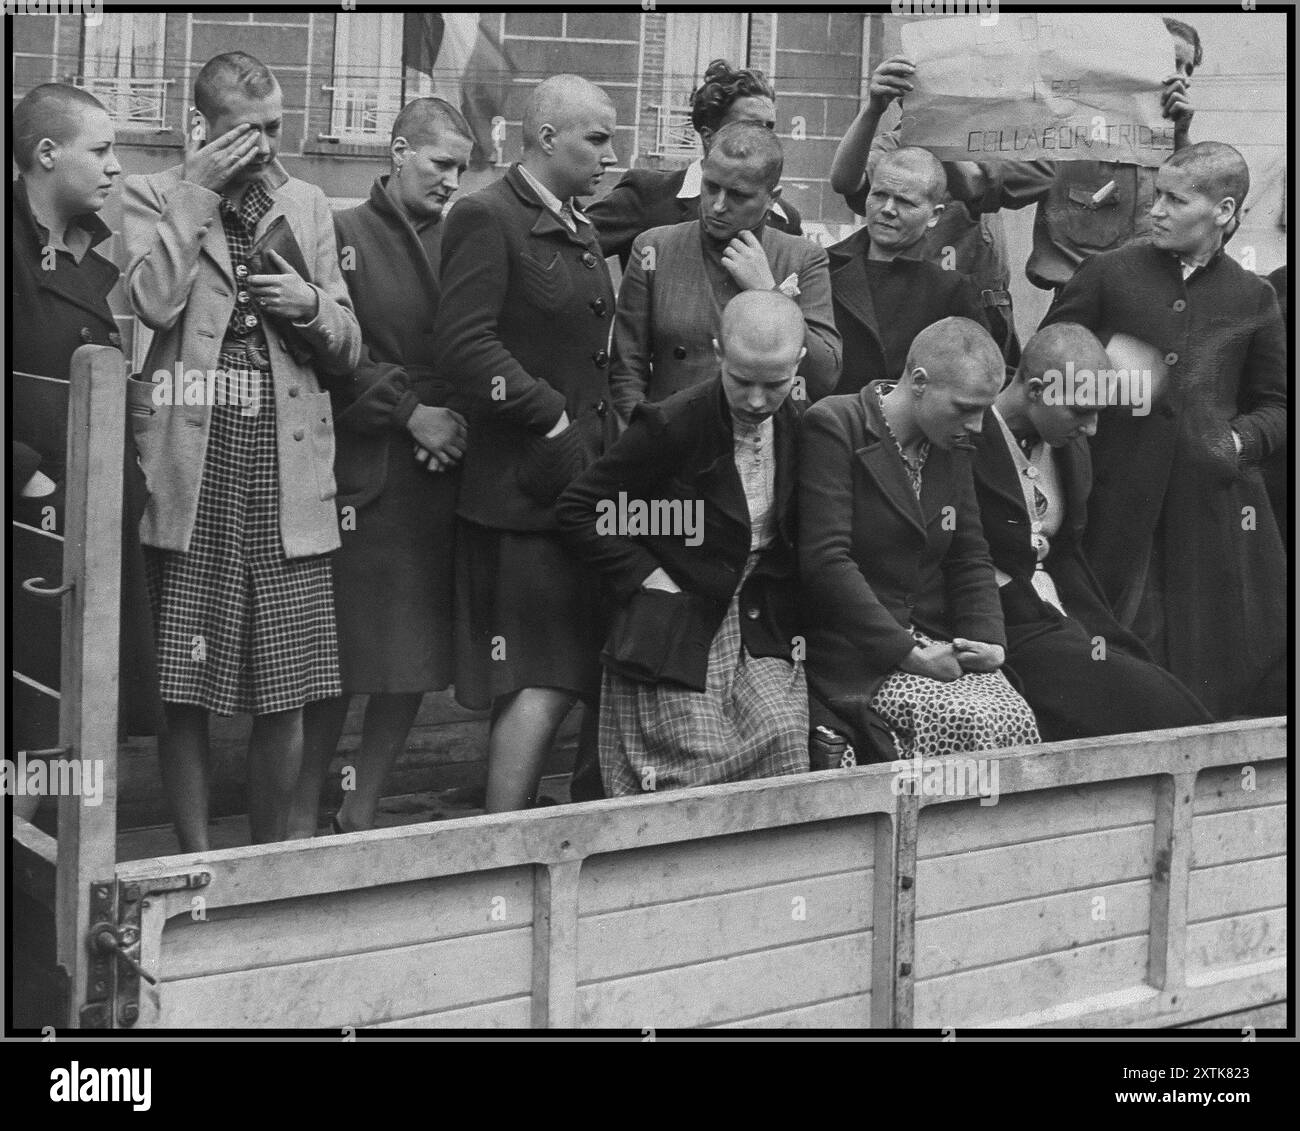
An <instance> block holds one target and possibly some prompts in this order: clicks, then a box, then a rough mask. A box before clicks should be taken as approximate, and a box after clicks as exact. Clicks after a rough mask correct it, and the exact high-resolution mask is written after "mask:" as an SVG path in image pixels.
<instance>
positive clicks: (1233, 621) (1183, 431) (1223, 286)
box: [1044, 243, 1287, 717]
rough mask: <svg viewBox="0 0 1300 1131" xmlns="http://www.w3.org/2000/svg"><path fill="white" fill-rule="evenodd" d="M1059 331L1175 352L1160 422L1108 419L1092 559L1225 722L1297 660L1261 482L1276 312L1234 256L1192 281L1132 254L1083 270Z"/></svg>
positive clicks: (1136, 250) (1130, 619)
mask: <svg viewBox="0 0 1300 1131" xmlns="http://www.w3.org/2000/svg"><path fill="white" fill-rule="evenodd" d="M1054 322H1077V323H1080V324H1082V325H1084V326H1086V327H1088V329H1090V330H1092V331H1093V333H1095V334H1096V335H1097V336H1098V337H1099V338H1100V339H1101V341H1102V343H1103V344H1105V343H1106V342H1107V341H1109V340H1110V338H1111V337H1112V336H1113V335H1115V334H1127V335H1131V336H1133V337H1135V338H1138V339H1141V340H1142V341H1145V342H1148V343H1150V344H1151V345H1153V346H1154V347H1156V349H1157V350H1158V351H1160V352H1161V353H1162V354H1163V357H1164V363H1165V366H1166V367H1167V370H1168V372H1167V375H1166V377H1165V378H1164V381H1163V386H1164V387H1163V390H1162V391H1160V392H1159V393H1158V395H1157V397H1156V401H1155V404H1154V407H1153V408H1152V410H1151V411H1150V412H1149V413H1148V414H1146V415H1138V414H1136V413H1134V412H1132V411H1130V409H1129V408H1128V407H1125V406H1119V407H1114V408H1110V409H1106V410H1103V412H1102V413H1101V415H1100V419H1099V421H1098V425H1097V434H1096V436H1095V437H1094V438H1093V441H1092V463H1093V473H1094V476H1095V480H1096V481H1095V484H1094V487H1093V491H1092V498H1091V502H1090V504H1089V509H1088V529H1087V534H1086V536H1085V539H1084V550H1085V552H1086V553H1087V555H1088V559H1089V561H1090V562H1091V564H1092V567H1093V569H1094V570H1095V571H1096V574H1097V578H1098V580H1099V581H1100V582H1101V586H1102V590H1103V592H1104V593H1105V594H1106V597H1107V598H1108V599H1109V601H1110V602H1111V605H1112V607H1113V608H1114V609H1115V612H1116V615H1117V617H1118V618H1119V620H1120V623H1121V624H1124V625H1128V626H1132V627H1134V629H1135V631H1138V633H1139V635H1141V636H1142V637H1143V639H1144V640H1145V641H1146V643H1147V645H1148V647H1150V649H1151V652H1152V654H1153V655H1154V656H1155V658H1156V661H1157V662H1158V663H1160V664H1162V665H1163V666H1165V667H1167V668H1168V669H1169V670H1170V671H1172V672H1173V673H1174V674H1175V675H1176V676H1178V677H1179V678H1180V679H1182V681H1183V682H1184V683H1186V684H1187V686H1188V687H1189V688H1190V689H1191V690H1192V691H1193V692H1194V693H1195V694H1196V695H1197V696H1198V697H1199V698H1200V699H1201V700H1202V702H1204V703H1205V705H1206V706H1207V707H1209V708H1210V710H1211V711H1212V712H1214V713H1215V714H1216V715H1218V716H1220V717H1223V716H1226V715H1230V714H1233V713H1236V712H1238V711H1240V710H1243V709H1244V708H1245V705H1246V702H1247V701H1248V699H1249V698H1250V696H1251V694H1252V692H1253V690H1254V688H1255V686H1256V685H1257V684H1258V683H1259V681H1260V680H1261V679H1263V678H1264V677H1265V676H1266V675H1267V674H1268V673H1269V672H1270V671H1271V670H1272V669H1274V668H1275V667H1276V666H1277V665H1278V664H1280V663H1281V662H1282V658H1283V656H1284V654H1285V649H1286V593H1287V584H1286V558H1285V552H1284V551H1283V548H1282V543H1281V539H1280V537H1279V535H1278V532H1277V528H1276V525H1275V524H1274V523H1273V521H1272V519H1271V512H1270V510H1269V503H1268V497H1267V495H1266V493H1265V490H1264V483H1263V479H1262V477H1261V474H1260V470H1259V463H1260V461H1261V460H1263V459H1265V458H1267V457H1268V456H1269V455H1270V454H1271V453H1272V452H1273V451H1275V450H1277V449H1278V448H1279V447H1280V446H1281V445H1283V444H1285V443H1286V436H1287V391H1286V390H1287V381H1286V343H1285V337H1284V332H1283V328H1282V321H1281V318H1280V317H1279V315H1278V308H1277V299H1276V297H1275V296H1274V294H1273V291H1272V289H1271V288H1270V287H1269V285H1268V284H1267V283H1266V282H1265V281H1264V280H1263V279H1261V278H1259V277H1258V276H1257V275H1254V274H1252V273H1251V272H1249V271H1246V270H1244V269H1243V268H1242V267H1241V266H1240V264H1238V263H1237V262H1236V261H1235V260H1234V259H1232V257H1231V256H1229V255H1227V254H1225V253H1223V252H1222V251H1220V252H1218V253H1216V255H1215V256H1214V257H1213V258H1212V259H1211V260H1210V262H1209V263H1208V264H1207V265H1206V266H1204V267H1201V268H1198V269H1197V270H1196V271H1195V272H1194V273H1193V274H1192V275H1191V276H1190V277H1189V278H1187V279H1186V280H1184V279H1183V276H1182V269H1181V265H1180V263H1179V260H1178V258H1177V257H1176V256H1175V255H1173V254H1170V253H1168V252H1164V251H1160V250H1159V249H1157V248H1155V247H1153V246H1152V245H1151V244H1149V243H1133V244H1129V245H1127V246H1126V247H1123V248H1120V249H1119V250H1117V251H1111V252H1105V253H1103V254H1101V255H1097V256H1095V257H1094V258H1092V259H1090V260H1088V261H1087V262H1086V263H1084V264H1083V266H1082V267H1080V268H1079V271H1078V273H1077V274H1076V275H1075V276H1074V278H1073V279H1072V280H1071V281H1070V282H1069V283H1067V284H1066V285H1065V287H1064V288H1063V290H1062V291H1061V293H1060V294H1059V296H1058V297H1057V300H1056V302H1055V303H1054V304H1053V305H1052V308H1051V310H1050V311H1049V312H1048V315H1047V317H1046V319H1044V324H1049V323H1054ZM1234 430H1235V431H1236V432H1237V434H1238V435H1239V436H1240V437H1241V442H1242V452H1241V456H1240V458H1237V457H1236V456H1235V454H1234V446H1233V442H1232V431H1234ZM1252 516H1253V518H1252ZM1144 605H1145V606H1146V608H1145V609H1144V608H1143V606H1144ZM1139 614H1141V619H1140V621H1139ZM1153 617H1154V621H1152V618H1153ZM1141 625H1151V626H1152V627H1150V628H1148V629H1147V630H1146V631H1144V630H1143V628H1142V627H1141Z"/></svg>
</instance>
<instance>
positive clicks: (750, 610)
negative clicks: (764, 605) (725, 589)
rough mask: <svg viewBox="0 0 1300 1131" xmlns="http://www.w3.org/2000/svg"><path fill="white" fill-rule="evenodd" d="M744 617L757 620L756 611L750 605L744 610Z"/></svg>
mask: <svg viewBox="0 0 1300 1131" xmlns="http://www.w3.org/2000/svg"><path fill="white" fill-rule="evenodd" d="M745 616H747V617H749V619H750V620H758V609H757V608H756V607H754V606H752V605H751V606H750V607H749V608H748V609H746V610H745Z"/></svg>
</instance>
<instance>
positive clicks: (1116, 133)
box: [901, 12, 1174, 165]
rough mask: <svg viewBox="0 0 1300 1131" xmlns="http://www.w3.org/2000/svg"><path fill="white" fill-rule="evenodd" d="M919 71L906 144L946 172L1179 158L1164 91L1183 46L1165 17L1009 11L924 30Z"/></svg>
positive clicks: (909, 51) (914, 27) (909, 41)
mask: <svg viewBox="0 0 1300 1131" xmlns="http://www.w3.org/2000/svg"><path fill="white" fill-rule="evenodd" d="M902 39H903V54H904V55H906V56H907V57H908V58H909V59H911V60H912V61H913V62H914V63H915V64H916V74H915V75H913V76H912V80H911V81H912V85H913V90H912V92H911V93H910V94H908V95H906V96H905V97H904V99H903V104H902V122H901V125H902V142H903V144H904V145H921V146H924V147H925V148H926V149H929V150H932V151H933V152H934V153H935V154H936V155H937V156H938V157H939V158H941V159H942V160H945V161H989V160H995V159H1001V160H1008V159H1010V160H1019V161H1035V160H1044V161H1123V162H1126V163H1128V164H1134V165H1159V164H1160V163H1161V162H1163V161H1164V159H1165V158H1166V157H1168V156H1169V155H1170V154H1171V153H1172V152H1173V150H1174V123H1173V122H1171V121H1170V120H1169V119H1168V118H1165V117H1162V116H1161V91H1162V85H1161V80H1163V79H1164V78H1166V77H1167V76H1168V75H1171V74H1173V73H1174V42H1173V38H1172V37H1171V36H1170V34H1169V32H1168V31H1167V30H1166V28H1165V25H1164V22H1163V21H1162V20H1161V19H1160V18H1159V17H1158V16H1149V15H1136V14H1114V15H1112V14H1105V13H1099V14H1096V15H1092V14H1087V15H1085V14H1076V13H1057V12H1052V13H1024V14H1021V13H1017V12H1003V13H1002V14H1001V16H1000V18H999V19H998V21H997V23H995V24H993V25H991V26H988V27H986V26H984V25H983V23H982V22H981V21H980V20H977V19H971V18H969V17H960V16H959V17H955V18H953V19H938V20H917V21H915V22H914V23H910V24H906V25H904V27H903V29H902Z"/></svg>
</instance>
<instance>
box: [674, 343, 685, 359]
mask: <svg viewBox="0 0 1300 1131" xmlns="http://www.w3.org/2000/svg"><path fill="white" fill-rule="evenodd" d="M673 357H675V358H676V359H677V360H678V361H685V360H686V347H685V346H673Z"/></svg>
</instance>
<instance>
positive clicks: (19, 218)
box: [12, 177, 113, 253]
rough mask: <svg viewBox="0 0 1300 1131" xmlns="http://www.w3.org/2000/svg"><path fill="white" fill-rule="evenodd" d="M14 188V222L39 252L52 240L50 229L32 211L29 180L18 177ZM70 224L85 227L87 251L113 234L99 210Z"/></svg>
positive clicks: (88, 213)
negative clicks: (88, 238)
mask: <svg viewBox="0 0 1300 1131" xmlns="http://www.w3.org/2000/svg"><path fill="white" fill-rule="evenodd" d="M12 188H13V201H14V223H15V224H16V225H19V226H20V227H21V230H23V231H24V232H25V233H26V236H27V238H28V239H30V240H31V241H32V246H34V247H35V248H36V250H37V252H39V251H40V250H41V249H42V248H44V247H45V246H46V245H47V244H48V243H49V242H50V233H49V230H48V229H47V228H46V227H45V225H44V224H42V223H41V222H40V221H39V220H38V219H36V213H34V212H33V211H32V205H31V201H30V200H28V198H27V182H26V181H25V180H24V179H23V178H22V177H18V178H17V179H16V180H15V181H14V183H13V186H12ZM70 225H71V226H75V227H78V228H82V229H84V230H85V232H86V233H87V234H88V235H89V236H90V244H89V245H88V246H87V248H86V251H87V253H89V252H91V251H93V250H94V249H95V248H97V247H98V246H99V245H100V244H102V243H103V242H104V241H105V240H106V239H108V237H109V236H111V235H112V234H113V231H112V229H111V228H109V226H108V225H107V224H105V223H104V221H103V220H101V219H100V216H99V213H98V212H87V213H86V214H85V215H84V216H76V217H74V218H73V219H72V220H71V221H70Z"/></svg>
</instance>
